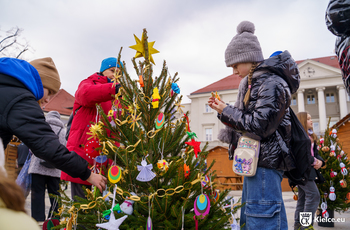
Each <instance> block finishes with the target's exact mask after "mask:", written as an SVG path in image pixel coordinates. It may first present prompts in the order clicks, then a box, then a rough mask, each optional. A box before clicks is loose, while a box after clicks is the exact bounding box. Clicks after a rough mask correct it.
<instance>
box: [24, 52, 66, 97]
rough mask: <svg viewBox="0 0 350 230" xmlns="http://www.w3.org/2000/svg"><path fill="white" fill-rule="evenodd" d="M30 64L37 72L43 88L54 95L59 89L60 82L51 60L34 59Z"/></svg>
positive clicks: (47, 58)
mask: <svg viewBox="0 0 350 230" xmlns="http://www.w3.org/2000/svg"><path fill="white" fill-rule="evenodd" d="M30 64H31V65H32V66H34V68H35V69H36V70H38V72H39V75H40V78H41V82H42V83H43V87H44V88H47V89H49V90H51V91H52V92H53V93H54V94H56V93H57V92H58V90H59V89H60V87H61V80H60V75H59V74H58V71H57V69H56V66H55V63H54V62H53V60H52V58H50V57H46V58H40V59H35V60H33V61H31V62H30Z"/></svg>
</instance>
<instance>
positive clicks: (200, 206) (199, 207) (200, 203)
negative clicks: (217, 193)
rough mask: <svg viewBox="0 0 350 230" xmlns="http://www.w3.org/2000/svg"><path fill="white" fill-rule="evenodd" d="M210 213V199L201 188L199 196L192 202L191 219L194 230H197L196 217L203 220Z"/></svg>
mask: <svg viewBox="0 0 350 230" xmlns="http://www.w3.org/2000/svg"><path fill="white" fill-rule="evenodd" d="M209 211H210V199H209V197H208V196H207V195H206V194H204V193H203V186H201V194H200V195H198V196H197V197H196V199H195V201H194V214H195V215H194V216H193V219H194V221H195V223H196V230H198V220H197V218H196V216H199V217H200V218H201V219H203V218H204V217H205V216H206V215H208V214H209Z"/></svg>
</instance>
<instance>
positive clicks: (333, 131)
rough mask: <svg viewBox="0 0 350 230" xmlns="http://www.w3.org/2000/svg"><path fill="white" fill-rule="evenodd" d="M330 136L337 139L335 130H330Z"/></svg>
mask: <svg viewBox="0 0 350 230" xmlns="http://www.w3.org/2000/svg"><path fill="white" fill-rule="evenodd" d="M331 136H332V137H333V138H337V130H336V129H332V132H331Z"/></svg>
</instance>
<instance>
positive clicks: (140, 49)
mask: <svg viewBox="0 0 350 230" xmlns="http://www.w3.org/2000/svg"><path fill="white" fill-rule="evenodd" d="M134 38H135V41H136V45H133V46H129V47H130V48H131V49H134V50H136V55H135V58H139V57H144V58H146V53H145V48H144V42H145V39H146V38H145V37H144V33H142V37H141V40H140V39H139V38H138V37H136V35H135V34H134ZM154 43H155V41H153V42H148V56H149V57H148V59H149V61H150V62H152V63H153V64H154V65H155V63H154V60H153V57H152V54H156V53H159V51H158V50H156V49H155V48H153V46H154Z"/></svg>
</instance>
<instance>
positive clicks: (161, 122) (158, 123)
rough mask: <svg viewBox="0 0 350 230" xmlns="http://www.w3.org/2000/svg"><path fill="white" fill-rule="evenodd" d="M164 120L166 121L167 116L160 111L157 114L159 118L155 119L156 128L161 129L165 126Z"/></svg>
mask: <svg viewBox="0 0 350 230" xmlns="http://www.w3.org/2000/svg"><path fill="white" fill-rule="evenodd" d="M164 121H165V116H164V114H163V113H159V115H158V116H157V119H156V121H155V123H156V129H160V128H162V127H163V125H164Z"/></svg>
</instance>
